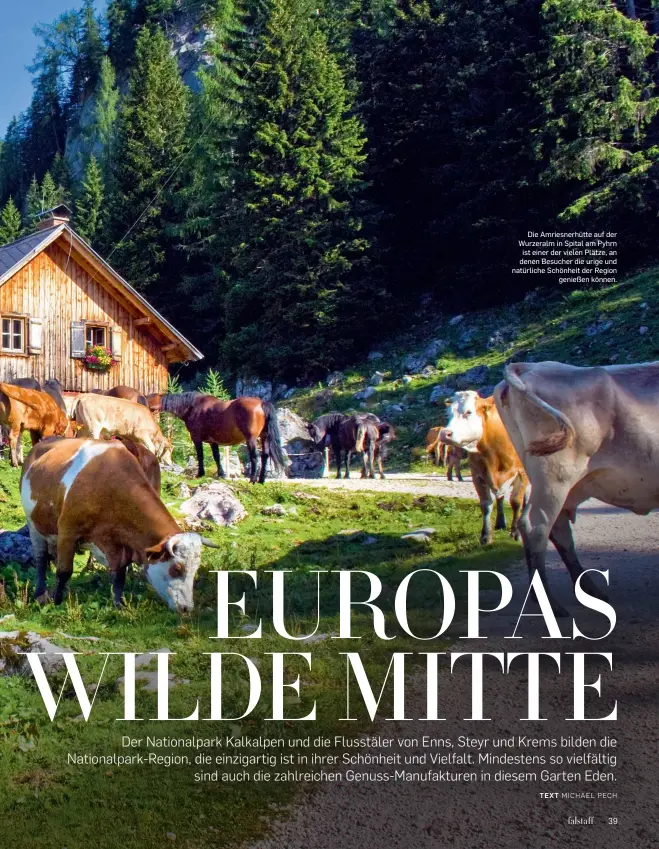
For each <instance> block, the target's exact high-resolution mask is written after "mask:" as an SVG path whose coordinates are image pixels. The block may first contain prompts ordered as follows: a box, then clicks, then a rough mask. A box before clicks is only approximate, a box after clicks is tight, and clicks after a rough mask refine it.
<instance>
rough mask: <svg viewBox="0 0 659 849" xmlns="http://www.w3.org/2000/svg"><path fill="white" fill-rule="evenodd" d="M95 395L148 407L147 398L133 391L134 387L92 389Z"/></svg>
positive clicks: (121, 386) (120, 386) (135, 390)
mask: <svg viewBox="0 0 659 849" xmlns="http://www.w3.org/2000/svg"><path fill="white" fill-rule="evenodd" d="M92 393H93V394H94V395H107V397H108V398H122V399H123V400H124V401H132V402H133V403H134V404H141V405H142V406H143V407H148V406H149V405H148V403H147V400H146V396H145V395H142V393H141V392H138V391H137V389H133V387H132V386H124V385H123V384H120V385H119V386H114V387H113V388H112V389H92Z"/></svg>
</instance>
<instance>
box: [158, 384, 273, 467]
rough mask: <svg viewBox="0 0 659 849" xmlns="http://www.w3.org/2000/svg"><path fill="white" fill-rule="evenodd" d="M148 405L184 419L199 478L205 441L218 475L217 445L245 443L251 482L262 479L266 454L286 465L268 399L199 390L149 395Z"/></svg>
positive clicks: (218, 457)
mask: <svg viewBox="0 0 659 849" xmlns="http://www.w3.org/2000/svg"><path fill="white" fill-rule="evenodd" d="M148 405H149V409H150V410H151V412H152V413H160V412H164V413H171V414H172V415H173V416H176V417H177V418H179V419H182V420H183V421H184V422H185V426H186V427H187V429H188V433H189V434H190V437H191V439H192V442H193V444H194V447H195V449H196V451H197V461H198V463H199V468H198V477H200V478H201V477H203V476H204V474H205V471H204V442H208V443H209V444H210V446H211V451H212V452H213V459H214V460H215V464H216V465H217V476H218V477H220V478H223V477H225V474H224V469H223V468H222V462H221V460H220V449H219V446H220V445H240V444H241V443H242V442H245V443H247V450H248V451H249V466H250V473H249V479H250V481H251V483H256V482H257V480H258V482H259V483H263V482H264V481H265V469H266V464H267V462H268V458H270V459H271V460H272V462H273V465H274V466H275V467H276V468H277V469H278V470H279V469H283V468H285V467H286V466H287V465H288V458H287V457H286V454H285V453H284V450H283V448H282V447H281V435H280V433H279V425H278V423H277V411H276V409H275V407H274V405H273V404H271V403H270V402H269V401H262V400H261V399H260V398H247V397H241V398H235V399H234V400H233V401H221V400H220V399H219V398H215V397H214V396H213V395H205V394H204V393H202V392H182V393H181V394H180V395H149V397H148ZM258 439H260V440H261V472H260V474H259V475H258V476H257V466H258V453H257V440H258Z"/></svg>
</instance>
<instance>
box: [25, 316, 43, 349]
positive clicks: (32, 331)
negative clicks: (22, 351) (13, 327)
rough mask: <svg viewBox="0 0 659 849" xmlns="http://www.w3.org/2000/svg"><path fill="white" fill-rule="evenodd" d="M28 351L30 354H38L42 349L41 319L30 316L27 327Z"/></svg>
mask: <svg viewBox="0 0 659 849" xmlns="http://www.w3.org/2000/svg"><path fill="white" fill-rule="evenodd" d="M28 351H29V353H30V354H40V353H41V352H42V351H43V319H42V318H32V317H30V320H29V327H28Z"/></svg>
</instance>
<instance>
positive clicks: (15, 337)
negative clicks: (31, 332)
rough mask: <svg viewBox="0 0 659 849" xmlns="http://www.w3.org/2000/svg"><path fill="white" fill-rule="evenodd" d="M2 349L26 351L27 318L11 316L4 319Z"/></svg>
mask: <svg viewBox="0 0 659 849" xmlns="http://www.w3.org/2000/svg"><path fill="white" fill-rule="evenodd" d="M2 350H3V351H10V352H11V353H20V354H24V353H25V319H24V318H14V317H13V316H9V317H7V318H3V319H2Z"/></svg>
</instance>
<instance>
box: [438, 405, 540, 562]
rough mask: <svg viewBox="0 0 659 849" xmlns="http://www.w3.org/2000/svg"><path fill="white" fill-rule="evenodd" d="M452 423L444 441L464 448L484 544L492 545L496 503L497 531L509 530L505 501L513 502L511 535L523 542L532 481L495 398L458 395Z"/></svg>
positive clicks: (451, 413) (452, 408)
mask: <svg viewBox="0 0 659 849" xmlns="http://www.w3.org/2000/svg"><path fill="white" fill-rule="evenodd" d="M447 406H448V408H449V421H448V424H447V425H446V427H445V428H442V430H441V433H440V439H441V440H442V442H446V443H447V444H448V445H455V446H457V447H459V448H464V450H465V451H466V452H467V454H468V458H469V468H470V470H471V478H472V481H473V484H474V488H475V489H476V493H477V495H478V500H479V501H480V505H481V512H482V514H483V528H482V531H481V544H482V545H487V544H488V543H490V542H492V522H491V516H492V506H493V502H494V501H495V500H496V504H497V515H496V521H495V529H496V530H505V527H506V516H505V513H504V507H503V505H504V501H505V498H506V496H509V498H510V506H511V507H512V511H513V519H512V523H511V525H510V535H511V537H513V538H514V539H519V528H518V524H519V516H520V511H521V510H522V507H523V506H524V504H525V503H526V490H527V487H528V479H527V477H526V474H525V472H524V468H523V466H522V464H521V463H520V460H519V457H518V456H517V454H516V452H515V449H514V447H513V444H512V442H511V441H510V437H509V436H508V434H507V433H506V430H505V428H504V426H503V422H502V421H501V419H500V417H499V413H498V412H497V408H496V407H495V405H494V399H493V398H481V397H480V396H479V395H478V393H477V392H474V391H473V390H471V389H469V390H466V391H464V392H456V393H455V395H453V397H452V398H450V399H449V400H448V401H447Z"/></svg>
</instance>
